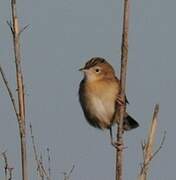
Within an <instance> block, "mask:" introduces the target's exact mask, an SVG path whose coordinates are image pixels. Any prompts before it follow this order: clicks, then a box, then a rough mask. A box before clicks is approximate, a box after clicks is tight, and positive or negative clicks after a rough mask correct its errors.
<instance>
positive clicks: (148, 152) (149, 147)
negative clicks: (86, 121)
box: [138, 104, 164, 180]
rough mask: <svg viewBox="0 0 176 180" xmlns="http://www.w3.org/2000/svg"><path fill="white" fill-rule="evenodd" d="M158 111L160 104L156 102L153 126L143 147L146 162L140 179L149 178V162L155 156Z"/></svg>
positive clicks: (145, 179)
mask: <svg viewBox="0 0 176 180" xmlns="http://www.w3.org/2000/svg"><path fill="white" fill-rule="evenodd" d="M158 113H159V105H158V104H156V105H155V109H154V112H153V118H152V122H151V126H150V129H149V133H148V139H147V144H145V146H144V149H143V153H144V162H143V165H142V168H141V172H140V175H139V177H138V179H139V180H147V174H148V168H149V163H150V161H151V159H152V156H153V146H154V142H155V136H156V128H157V124H158ZM163 142H164V140H163ZM161 147H162V144H161V146H160V148H161ZM159 150H160V149H158V151H156V153H157V152H159ZM156 153H155V154H156Z"/></svg>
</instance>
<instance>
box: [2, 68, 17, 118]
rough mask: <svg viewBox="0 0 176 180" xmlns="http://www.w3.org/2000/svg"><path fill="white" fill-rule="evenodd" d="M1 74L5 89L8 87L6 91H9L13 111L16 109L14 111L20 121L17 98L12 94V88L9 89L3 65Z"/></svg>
mask: <svg viewBox="0 0 176 180" xmlns="http://www.w3.org/2000/svg"><path fill="white" fill-rule="evenodd" d="M0 73H1V76H2V79H3V82H4V84H5V87H6V89H7V92H8V94H9V97H10V100H11V102H12V105H13V109H14V111H15V114H16V117H17V119H19V116H18V110H17V107H16V102H15V98H14V96H13V93H12V91H11V89H10V87H9V83H8V81H7V78H6V76H5V73H4V71H3V69H2V66H1V65H0Z"/></svg>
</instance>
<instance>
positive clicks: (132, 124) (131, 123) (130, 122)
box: [123, 113, 139, 131]
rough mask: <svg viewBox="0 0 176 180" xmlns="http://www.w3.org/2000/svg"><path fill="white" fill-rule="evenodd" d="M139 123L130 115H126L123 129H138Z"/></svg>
mask: <svg viewBox="0 0 176 180" xmlns="http://www.w3.org/2000/svg"><path fill="white" fill-rule="evenodd" d="M138 126H139V123H138V122H137V121H135V120H134V119H133V118H132V117H131V116H130V115H129V114H127V113H126V114H125V118H124V121H123V129H124V130H125V131H129V130H131V129H134V128H137V127H138Z"/></svg>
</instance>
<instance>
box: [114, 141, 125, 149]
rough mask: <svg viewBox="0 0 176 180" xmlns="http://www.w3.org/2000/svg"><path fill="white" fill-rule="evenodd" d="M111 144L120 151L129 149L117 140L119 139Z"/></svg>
mask: <svg viewBox="0 0 176 180" xmlns="http://www.w3.org/2000/svg"><path fill="white" fill-rule="evenodd" d="M111 145H112V146H113V147H114V148H116V149H118V150H119V151H122V150H124V149H127V147H125V146H124V144H123V143H120V142H117V141H111Z"/></svg>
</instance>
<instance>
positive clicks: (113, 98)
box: [79, 57, 139, 145]
mask: <svg viewBox="0 0 176 180" xmlns="http://www.w3.org/2000/svg"><path fill="white" fill-rule="evenodd" d="M79 71H81V72H83V74H84V76H83V79H82V80H81V82H80V85H79V102H80V105H81V107H82V110H83V114H84V116H85V119H86V120H87V122H88V123H89V124H90V125H91V126H93V127H95V128H99V129H102V130H104V129H109V132H110V138H111V144H112V145H114V141H113V136H112V126H113V125H114V124H115V123H117V124H118V123H119V107H120V106H121V105H124V104H125V105H126V103H128V100H127V98H126V96H125V102H123V101H122V98H121V97H120V89H121V88H120V80H119V79H118V78H117V77H116V74H115V71H114V68H113V67H112V65H111V64H110V63H109V62H108V61H107V60H105V59H104V58H102V57H93V58H91V59H90V60H88V61H87V62H86V63H85V66H84V67H83V68H80V69H79ZM138 126H139V123H138V122H137V121H136V120H135V119H134V118H133V117H131V116H130V115H129V114H128V113H127V112H125V113H124V120H123V130H124V131H128V130H131V129H134V128H137V127H138Z"/></svg>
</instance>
